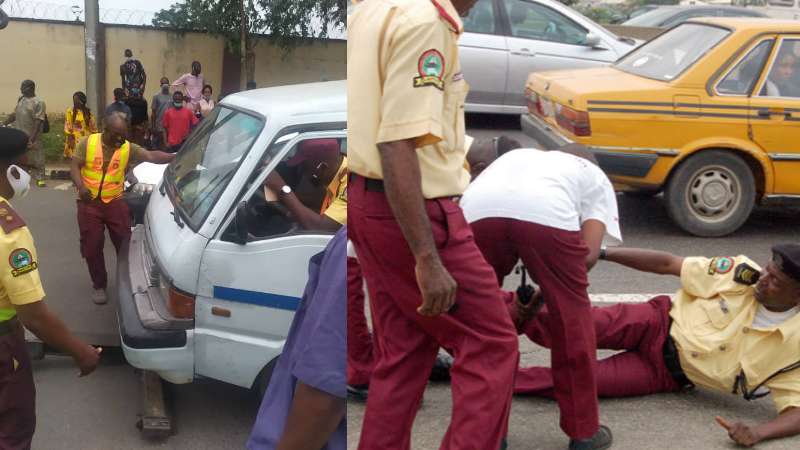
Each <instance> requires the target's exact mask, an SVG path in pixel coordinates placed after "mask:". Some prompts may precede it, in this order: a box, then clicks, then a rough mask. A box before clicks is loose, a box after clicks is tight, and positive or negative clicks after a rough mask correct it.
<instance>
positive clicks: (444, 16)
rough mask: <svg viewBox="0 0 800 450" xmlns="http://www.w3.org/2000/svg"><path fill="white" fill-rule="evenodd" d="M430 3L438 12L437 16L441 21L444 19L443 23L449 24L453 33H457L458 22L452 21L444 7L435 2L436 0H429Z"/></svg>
mask: <svg viewBox="0 0 800 450" xmlns="http://www.w3.org/2000/svg"><path fill="white" fill-rule="evenodd" d="M431 3H433V6H435V7H436V10H437V11H439V16H440V17H441V18H442V19H444V20H445V22H447V23H449V24H450V26H451V27H452V28H453V31H455V32H456V33H458V21H456V19H454V18H453V17H452V16H451V15H450V14H448V13H447V11H446V10H445V9H444V6H442V5H441V4H439V2H437V1H436V0H431Z"/></svg>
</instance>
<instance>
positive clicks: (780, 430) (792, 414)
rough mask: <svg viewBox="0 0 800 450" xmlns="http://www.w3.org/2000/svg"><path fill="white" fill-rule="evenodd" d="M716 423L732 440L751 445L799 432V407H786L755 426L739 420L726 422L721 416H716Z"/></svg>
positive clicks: (747, 445)
mask: <svg viewBox="0 0 800 450" xmlns="http://www.w3.org/2000/svg"><path fill="white" fill-rule="evenodd" d="M717 423H719V424H720V425H721V426H722V427H723V428H725V430H727V431H728V436H729V437H730V438H731V439H732V440H733V441H734V442H736V443H737V444H740V445H744V446H746V447H751V446H753V445H755V444H757V443H759V442H761V441H766V440H768V439H777V438H782V437H789V436H795V435H797V434H800V408H789V409H786V410H784V411H783V412H782V413H780V414H779V415H778V417H776V418H774V419H772V420H770V421H769V422H764V423H762V424H759V425H755V426H748V425H745V424H743V423H741V422H734V423H728V422H727V421H726V420H725V419H723V418H721V417H717Z"/></svg>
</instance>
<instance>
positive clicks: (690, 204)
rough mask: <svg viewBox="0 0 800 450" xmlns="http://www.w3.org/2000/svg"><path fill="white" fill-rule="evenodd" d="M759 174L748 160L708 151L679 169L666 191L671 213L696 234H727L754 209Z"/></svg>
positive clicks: (673, 218) (672, 217) (691, 158)
mask: <svg viewBox="0 0 800 450" xmlns="http://www.w3.org/2000/svg"><path fill="white" fill-rule="evenodd" d="M755 198H756V186H755V177H754V176H753V172H752V171H751V170H750V167H749V166H748V165H747V163H746V162H745V161H744V160H743V159H742V158H740V157H739V156H737V155H736V154H734V153H732V152H729V151H724V150H706V151H703V152H701V153H698V154H697V155H695V156H692V157H690V158H689V159H687V160H686V161H685V162H683V163H682V164H681V165H680V166H678V168H677V169H676V171H675V173H674V174H673V175H672V177H671V178H670V180H669V183H668V184H667V188H666V189H665V191H664V199H665V203H666V205H667V213H668V214H669V216H670V218H671V219H672V220H673V221H674V222H675V223H676V224H677V225H678V226H679V227H681V228H682V229H683V230H684V231H687V232H689V233H691V234H694V235H696V236H703V237H715V236H725V235H727V234H730V233H733V232H734V231H736V229H738V228H739V227H740V226H742V224H744V222H745V221H746V220H747V218H748V217H749V216H750V212H751V211H752V210H753V206H754V205H755Z"/></svg>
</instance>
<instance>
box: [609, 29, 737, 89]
mask: <svg viewBox="0 0 800 450" xmlns="http://www.w3.org/2000/svg"><path fill="white" fill-rule="evenodd" d="M729 34H730V31H729V30H726V29H724V28H719V27H715V26H711V25H702V24H695V23H685V24H683V25H678V26H677V27H676V28H673V29H672V30H671V31H668V32H666V33H664V34H662V35H660V36H658V37H656V38H655V39H653V40H652V41H650V42H648V43H647V44H645V45H644V46H642V47H639V48H638V49H636V50H634V51H632V52H631V53H629V54H628V55H627V56H625V57H624V58H622V59H621V60H620V61H619V62H617V64H616V67H617V68H618V69H620V70H622V71H624V72H628V73H632V74H634V75H639V76H642V77H646V78H652V79H655V80H661V81H672V80H674V79H675V78H677V77H678V76H679V75H680V74H682V73H683V72H684V71H686V70H687V69H689V68H690V67H691V66H692V65H694V63H695V62H697V61H698V60H699V59H700V58H702V57H703V56H705V54H706V53H707V52H708V51H709V50H711V49H712V48H713V47H714V46H716V45H717V44H719V43H720V42H722V40H723V39H725V38H726V37H727V36H728V35H729Z"/></svg>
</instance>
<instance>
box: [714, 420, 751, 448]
mask: <svg viewBox="0 0 800 450" xmlns="http://www.w3.org/2000/svg"><path fill="white" fill-rule="evenodd" d="M716 420H717V423H718V424H720V426H722V428H724V429H725V430H726V431H727V432H728V436H729V437H730V438H731V439H732V440H733V442H736V443H737V444H739V445H744V446H745V447H752V446H753V445H755V444H757V443H759V442H761V440H762V437H761V436H760V435H759V434H758V432H757V431H756V430H755V427H751V426H748V425H745V424H743V423H741V422H734V423H729V422H728V421H727V420H725V419H723V418H722V417H720V416H717V417H716Z"/></svg>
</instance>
